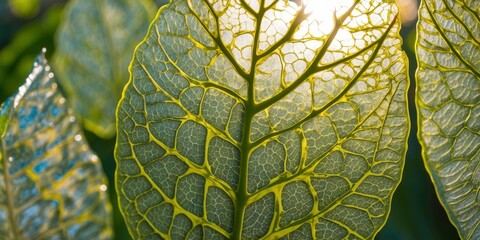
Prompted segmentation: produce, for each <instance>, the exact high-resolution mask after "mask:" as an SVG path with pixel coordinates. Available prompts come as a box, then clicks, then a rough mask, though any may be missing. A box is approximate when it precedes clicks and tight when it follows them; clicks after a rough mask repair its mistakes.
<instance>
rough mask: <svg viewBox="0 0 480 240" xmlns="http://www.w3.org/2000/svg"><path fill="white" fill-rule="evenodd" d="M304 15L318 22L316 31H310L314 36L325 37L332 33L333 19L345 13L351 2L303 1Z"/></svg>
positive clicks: (348, 0) (338, 0) (347, 0)
mask: <svg viewBox="0 0 480 240" xmlns="http://www.w3.org/2000/svg"><path fill="white" fill-rule="evenodd" d="M303 4H304V5H305V13H306V14H308V15H310V17H309V18H311V19H312V20H315V21H317V22H318V26H316V28H317V29H310V31H311V32H312V31H313V32H312V34H314V35H325V34H328V33H330V32H331V31H332V29H333V27H334V25H335V18H336V17H339V16H340V15H342V14H343V13H345V12H346V11H347V10H348V9H349V8H350V7H351V6H352V4H353V0H303Z"/></svg>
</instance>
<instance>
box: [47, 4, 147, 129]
mask: <svg viewBox="0 0 480 240" xmlns="http://www.w3.org/2000/svg"><path fill="white" fill-rule="evenodd" d="M155 9H156V7H155V5H154V4H153V2H152V1H151V0H105V1H97V0H76V1H72V2H71V3H69V4H68V7H67V9H66V10H65V17H64V20H63V23H62V25H61V26H60V28H59V30H58V33H57V51H56V54H55V56H54V65H53V66H54V67H55V72H56V73H57V74H58V76H59V80H60V81H61V84H62V87H63V88H64V89H65V90H66V92H67V93H68V97H69V99H70V100H71V102H72V104H73V107H74V110H75V111H76V112H77V113H78V114H79V115H80V116H81V117H82V118H83V119H82V120H83V122H84V123H85V126H86V127H87V128H88V129H89V130H92V131H93V132H95V134H97V135H99V136H101V137H112V136H113V135H114V134H115V108H116V106H117V102H118V100H119V99H120V95H121V92H122V89H121V88H122V87H123V86H124V85H125V83H126V82H127V79H128V72H127V68H128V64H129V63H130V60H131V58H132V52H133V50H134V48H135V46H136V45H137V44H138V42H140V41H141V40H142V38H143V36H144V35H145V33H146V31H147V27H146V26H148V24H149V23H150V21H151V20H152V19H153V16H154V13H155Z"/></svg>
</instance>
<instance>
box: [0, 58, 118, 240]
mask: <svg viewBox="0 0 480 240" xmlns="http://www.w3.org/2000/svg"><path fill="white" fill-rule="evenodd" d="M0 116H1V117H0V119H1V118H3V119H5V121H4V122H3V127H0V130H1V132H0V163H1V164H0V236H1V237H0V238H2V239H10V240H13V239H110V238H111V237H112V233H111V229H110V226H111V219H110V217H111V216H110V211H111V206H110V202H109V200H108V195H107V192H106V186H107V185H106V179H105V177H104V175H103V170H102V167H101V164H100V162H99V159H98V157H97V156H96V155H95V154H94V153H93V152H92V151H91V150H90V149H89V147H88V145H87V143H86V142H85V140H84V136H83V135H82V134H81V128H80V127H79V125H78V124H77V122H76V119H75V117H74V115H73V113H72V111H71V110H70V109H69V107H68V105H67V103H66V100H65V98H64V97H63V96H62V95H61V93H60V91H59V89H58V87H57V83H56V80H55V77H54V75H53V73H52V72H51V71H50V66H49V65H48V63H47V60H46V59H45V57H44V55H43V54H42V55H40V56H38V57H37V59H36V61H35V63H34V67H33V69H32V72H31V74H30V75H29V77H28V78H27V82H26V83H25V84H24V85H23V86H22V87H20V89H19V91H18V93H17V94H16V95H15V96H13V97H11V98H9V99H8V100H7V101H6V102H5V103H4V104H3V105H2V107H1V108H0ZM0 125H2V123H1V122H0Z"/></svg>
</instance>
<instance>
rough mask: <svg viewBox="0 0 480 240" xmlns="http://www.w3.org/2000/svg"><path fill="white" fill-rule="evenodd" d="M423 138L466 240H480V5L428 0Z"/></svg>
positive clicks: (421, 54) (421, 70)
mask: <svg viewBox="0 0 480 240" xmlns="http://www.w3.org/2000/svg"><path fill="white" fill-rule="evenodd" d="M419 13H420V18H419V23H418V30H417V31H418V40H417V43H418V44H417V58H418V61H419V65H418V69H417V79H418V87H417V100H416V101H417V107H418V111H419V115H418V123H419V132H418V137H419V140H420V143H421V144H422V146H423V157H424V161H425V166H426V168H427V170H428V172H429V173H430V175H431V177H432V180H433V182H434V184H435V188H436V191H437V194H438V196H439V198H440V200H441V202H442V204H443V206H444V207H445V209H446V211H447V213H448V215H449V217H450V220H451V221H452V223H453V224H454V225H455V226H456V227H457V229H458V231H459V234H460V236H461V237H462V238H463V239H479V238H480V227H479V226H480V171H479V170H478V169H479V166H480V165H479V164H480V2H478V1H459V0H455V1H443V0H428V1H423V3H422V5H421V8H420V11H419Z"/></svg>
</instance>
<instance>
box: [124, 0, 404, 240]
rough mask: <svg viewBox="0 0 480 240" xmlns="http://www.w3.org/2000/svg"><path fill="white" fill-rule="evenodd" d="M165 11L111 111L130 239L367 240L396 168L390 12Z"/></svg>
mask: <svg viewBox="0 0 480 240" xmlns="http://www.w3.org/2000/svg"><path fill="white" fill-rule="evenodd" d="M338 3H339V4H340V5H339V6H338V7H336V9H335V11H330V12H324V13H323V14H322V16H319V15H318V13H316V12H315V11H311V10H309V9H308V6H306V5H305V4H300V5H297V4H296V3H293V2H290V1H286V0H262V1H260V0H231V1H226V0H223V1H222V0H209V1H207V0H202V1H197V0H195V1H193V0H189V1H187V0H176V1H171V2H170V3H169V4H168V5H167V6H165V7H163V8H161V10H160V11H159V13H158V15H157V17H156V19H155V20H154V22H153V23H152V25H151V26H150V29H149V33H148V35H147V37H146V39H145V40H144V42H142V43H141V44H140V45H139V46H138V47H137V49H136V52H135V55H134V59H133V61H132V64H131V66H130V71H131V80H130V82H129V83H128V84H127V86H126V87H125V89H124V94H123V98H122V99H121V102H120V104H119V106H118V112H117V117H118V139H117V147H116V159H117V164H118V168H117V171H116V181H117V184H116V186H117V191H118V193H119V201H120V205H121V208H122V212H123V214H124V216H125V218H126V220H127V222H128V223H127V224H128V227H129V230H130V232H131V234H132V236H133V237H134V238H149V239H162V238H163V239H170V238H171V239H184V238H189V239H200V238H205V239H259V238H260V239H279V238H284V239H290V238H291V239H313V238H318V239H339V238H350V239H367V238H373V237H374V236H375V234H376V233H377V232H378V231H379V229H380V228H381V226H382V225H383V224H384V223H385V220H386V217H387V215H388V212H389V209H390V202H391V197H392V194H393V191H394V189H395V188H396V186H397V185H398V183H399V181H400V177H401V172H402V169H403V164H404V157H405V151H406V150H405V149H406V137H407V133H408V129H409V121H408V117H407V110H406V97H405V94H406V93H405V90H406V88H407V87H408V82H407V69H406V68H407V67H406V56H405V55H404V54H403V52H402V51H401V49H400V46H401V39H400V36H399V34H398V31H399V26H400V25H399V21H398V20H397V8H396V6H395V3H394V1H377V0H371V1H338Z"/></svg>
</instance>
